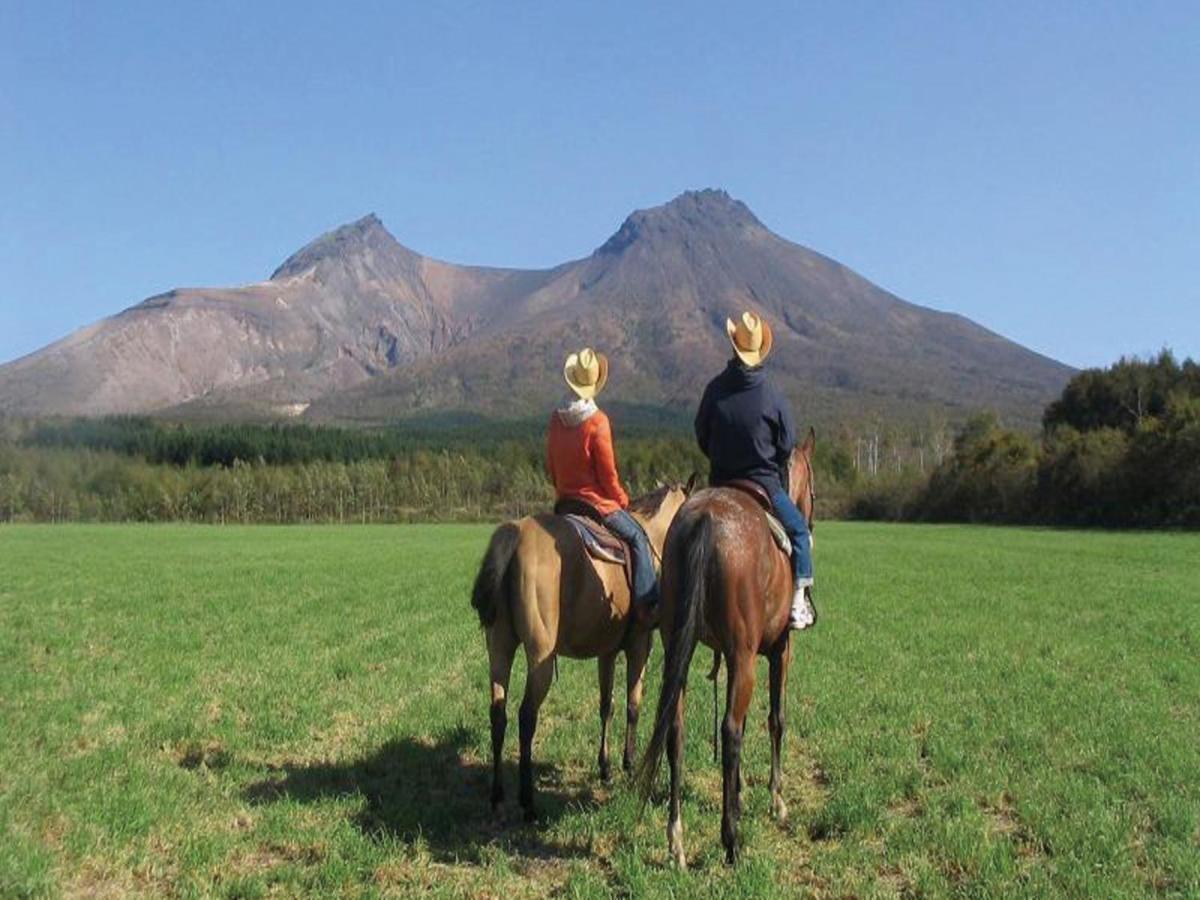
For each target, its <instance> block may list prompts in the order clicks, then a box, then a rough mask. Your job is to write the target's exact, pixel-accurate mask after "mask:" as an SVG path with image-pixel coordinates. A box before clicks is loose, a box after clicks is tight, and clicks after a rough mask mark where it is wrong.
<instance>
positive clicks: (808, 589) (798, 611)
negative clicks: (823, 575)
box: [788, 578, 817, 631]
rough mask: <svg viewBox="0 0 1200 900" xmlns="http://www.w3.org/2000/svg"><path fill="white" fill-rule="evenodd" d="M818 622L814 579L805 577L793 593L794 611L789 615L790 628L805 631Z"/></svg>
mask: <svg viewBox="0 0 1200 900" xmlns="http://www.w3.org/2000/svg"><path fill="white" fill-rule="evenodd" d="M816 622H817V610H816V607H814V606H813V603H812V579H811V578H806V579H803V580H802V581H801V582H800V583H799V584H797V585H796V593H795V594H793V595H792V612H791V615H790V616H788V628H791V629H792V630H793V631H803V630H804V629H805V628H810V627H812V626H813V625H815V624H816Z"/></svg>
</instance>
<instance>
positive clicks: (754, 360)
mask: <svg viewBox="0 0 1200 900" xmlns="http://www.w3.org/2000/svg"><path fill="white" fill-rule="evenodd" d="M760 321H761V322H762V332H763V337H762V345H761V346H759V348H758V349H757V350H743V349H742V348H741V347H739V346H738V345H737V340H735V336H736V334H737V325H735V324H734V323H733V319H726V320H725V334H726V335H727V336H728V338H729V344H730V346H731V347H733V352H734V354H736V355H737V358H738V359H740V360H741V361H742V362H743V363H745V364H746V365H748V366H751V367H754V366H761V365H762V364H763V363H764V362H765V361H766V359H767V357H768V356H770V355H771V346H772V345H773V344H774V343H775V335H773V334H772V333H771V323H770V322H768V321H767V320H766V319H762V320H760Z"/></svg>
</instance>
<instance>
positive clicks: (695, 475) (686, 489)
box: [683, 472, 700, 497]
mask: <svg viewBox="0 0 1200 900" xmlns="http://www.w3.org/2000/svg"><path fill="white" fill-rule="evenodd" d="M699 480H700V473H699V472H692V476H691V478H689V479H688V480H687V484H685V485H684V486H683V495H684V496H685V497H690V496H692V491H694V490H695V489H696V483H697V482H698V481H699Z"/></svg>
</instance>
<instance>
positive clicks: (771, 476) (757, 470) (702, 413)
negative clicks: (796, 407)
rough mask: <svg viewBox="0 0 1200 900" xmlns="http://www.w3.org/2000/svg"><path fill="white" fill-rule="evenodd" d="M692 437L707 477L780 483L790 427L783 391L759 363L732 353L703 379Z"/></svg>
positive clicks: (766, 485)
mask: <svg viewBox="0 0 1200 900" xmlns="http://www.w3.org/2000/svg"><path fill="white" fill-rule="evenodd" d="M696 440H697V441H699V442H700V449H701V450H702V451H704V455H705V456H707V457H708V461H709V466H710V469H709V479H710V481H712V482H714V483H715V482H718V481H727V480H728V479H730V478H750V479H752V480H754V481H756V482H757V483H758V484H760V485H762V486H763V487H764V488H766V489H767V490H768V491H774V490H775V489H777V488H782V487H783V485H784V482H785V480H786V474H787V463H788V457H789V456H790V454H791V452H792V446H793V445H794V444H795V443H796V428H795V425H794V424H793V422H792V414H791V410H789V409H788V405H787V401H786V400H784V399H783V395H782V394H780V393H779V391H777V390H776V389H775V386H774V385H773V384H771V382H769V381H767V374H766V372H764V371H763V368H762V367H761V366H759V367H757V368H753V369H751V368H747V367H746V366H744V365H742V363H741V362H740V361H739V360H738V359H736V358H734V359H731V360H730V361H729V365H727V366H726V367H725V371H724V372H722V373H721V374H720V375H718V376H717V377H716V378H714V379H713V380H712V381H710V382H709V383H708V387H706V388H705V389H704V397H703V398H702V399H701V400H700V409H699V411H698V412H697V413H696Z"/></svg>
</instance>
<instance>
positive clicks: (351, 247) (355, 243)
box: [271, 213, 411, 281]
mask: <svg viewBox="0 0 1200 900" xmlns="http://www.w3.org/2000/svg"><path fill="white" fill-rule="evenodd" d="M368 251H375V252H379V251H382V252H384V253H389V254H393V253H396V252H400V253H403V254H409V253H411V251H409V250H407V249H406V248H405V247H404V246H403V245H401V244H400V242H399V241H397V240H396V239H395V238H394V237H392V233H391V232H390V231H388V230H387V228H385V227H384V224H383V222H381V221H380V219H379V217H378V216H377V215H375V213H368V214H367V215H365V216H363V217H362V218H361V219H358V220H356V221H354V222H350V223H348V224H346V225H342V226H341V227H339V228H335V229H334V230H333V231H329V232H326V233H325V234H323V235H321V236H320V237H319V238H317V239H316V240H314V241H310V242H309V243H307V244H305V245H304V246H303V247H301V248H300V249H299V250H297V251H296V252H295V253H293V254H292V255H291V256H289V257H288V258H287V259H285V260H284V261H283V263H282V264H281V265H280V266H279V268H278V269H276V270H275V271H274V272H273V273H272V274H271V280H272V281H275V280H278V279H280V278H290V277H292V276H294V275H299V274H300V273H301V272H304V271H305V270H307V269H310V268H312V267H313V266H315V265H318V264H320V263H322V262H326V261H345V260H347V259H349V258H351V257H354V256H359V255H361V254H363V253H365V252H368Z"/></svg>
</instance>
